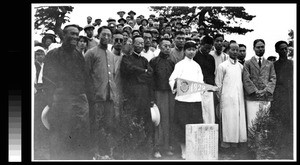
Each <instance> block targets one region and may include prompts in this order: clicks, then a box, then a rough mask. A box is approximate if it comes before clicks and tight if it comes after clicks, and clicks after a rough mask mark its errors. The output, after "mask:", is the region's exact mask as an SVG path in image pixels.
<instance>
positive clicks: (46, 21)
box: [34, 6, 74, 38]
mask: <svg viewBox="0 0 300 165" xmlns="http://www.w3.org/2000/svg"><path fill="white" fill-rule="evenodd" d="M36 9H37V10H36V13H35V15H34V16H35V22H34V28H35V29H41V26H42V25H44V26H45V28H46V29H48V30H53V31H54V32H55V34H58V36H59V37H60V38H62V29H61V25H62V24H64V23H66V22H70V18H69V17H68V16H67V14H70V13H71V12H72V11H73V9H74V7H72V6H40V7H36Z"/></svg>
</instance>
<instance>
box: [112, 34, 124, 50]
mask: <svg viewBox="0 0 300 165" xmlns="http://www.w3.org/2000/svg"><path fill="white" fill-rule="evenodd" d="M123 41H124V37H123V35H122V34H115V35H114V38H113V42H114V48H115V49H116V50H121V49H122V46H123Z"/></svg>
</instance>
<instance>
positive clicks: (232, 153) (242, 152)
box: [34, 134, 253, 161]
mask: <svg viewBox="0 0 300 165" xmlns="http://www.w3.org/2000/svg"><path fill="white" fill-rule="evenodd" d="M36 144H37V145H35V149H34V159H35V160H50V155H49V144H48V143H47V134H45V136H44V137H43V138H42V140H41V141H39V142H37V143H36ZM132 157H133V158H134V157H135V156H134V155H133V156H132ZM91 160H92V158H91ZM137 160H138V159H137ZM147 160H158V161H159V160H163V161H168V160H170V161H177V160H178V161H181V160H184V159H182V158H181V154H180V153H178V152H177V153H174V155H173V156H168V155H164V154H163V153H162V157H161V158H158V159H156V158H154V157H152V156H151V155H149V157H148V158H147ZM218 160H253V156H251V154H250V153H248V152H247V148H245V147H239V148H229V149H223V148H219V159H218Z"/></svg>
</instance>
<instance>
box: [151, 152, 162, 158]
mask: <svg viewBox="0 0 300 165" xmlns="http://www.w3.org/2000/svg"><path fill="white" fill-rule="evenodd" d="M153 156H154V158H161V154H160V153H159V152H158V151H157V152H155V153H154V155H153Z"/></svg>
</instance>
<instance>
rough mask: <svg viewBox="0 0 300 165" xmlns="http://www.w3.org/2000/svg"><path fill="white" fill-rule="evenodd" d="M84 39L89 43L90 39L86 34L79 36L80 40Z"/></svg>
mask: <svg viewBox="0 0 300 165" xmlns="http://www.w3.org/2000/svg"><path fill="white" fill-rule="evenodd" d="M81 39H83V40H84V42H86V43H87V44H88V43H89V39H88V38H87V37H86V36H79V38H78V41H79V40H81Z"/></svg>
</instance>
